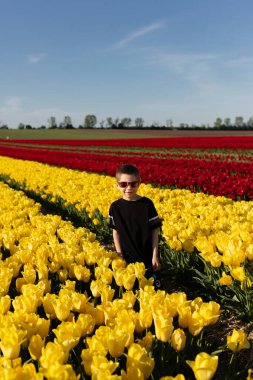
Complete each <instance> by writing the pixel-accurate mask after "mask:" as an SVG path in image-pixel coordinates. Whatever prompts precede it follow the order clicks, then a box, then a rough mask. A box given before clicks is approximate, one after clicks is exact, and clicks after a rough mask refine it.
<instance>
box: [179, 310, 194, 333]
mask: <svg viewBox="0 0 253 380" xmlns="http://www.w3.org/2000/svg"><path fill="white" fill-rule="evenodd" d="M178 315H179V317H178V324H179V326H180V327H182V328H186V327H188V326H189V323H190V320H191V315H192V312H191V307H190V306H188V304H186V305H184V304H181V305H179V306H178Z"/></svg>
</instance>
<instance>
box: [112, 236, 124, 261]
mask: <svg viewBox="0 0 253 380" xmlns="http://www.w3.org/2000/svg"><path fill="white" fill-rule="evenodd" d="M112 237H113V242H114V246H115V249H116V252H117V253H118V254H120V255H121V256H122V251H121V246H120V239H119V234H118V231H117V230H115V229H113V230H112Z"/></svg>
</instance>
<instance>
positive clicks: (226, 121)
mask: <svg viewBox="0 0 253 380" xmlns="http://www.w3.org/2000/svg"><path fill="white" fill-rule="evenodd" d="M223 124H224V126H225V128H229V127H231V119H230V118H229V117H226V118H225V119H224V122H223Z"/></svg>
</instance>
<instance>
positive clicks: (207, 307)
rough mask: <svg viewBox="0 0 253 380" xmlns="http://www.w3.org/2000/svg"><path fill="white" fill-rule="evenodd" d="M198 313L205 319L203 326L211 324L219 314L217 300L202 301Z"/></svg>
mask: <svg viewBox="0 0 253 380" xmlns="http://www.w3.org/2000/svg"><path fill="white" fill-rule="evenodd" d="M199 314H200V315H201V316H202V317H203V318H204V319H205V326H208V325H213V324H215V323H216V322H217V320H218V318H219V316H220V305H219V304H218V303H217V302H214V301H210V302H203V303H202V305H201V306H200V309H199Z"/></svg>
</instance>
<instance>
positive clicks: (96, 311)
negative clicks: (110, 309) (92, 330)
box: [85, 302, 105, 326]
mask: <svg viewBox="0 0 253 380" xmlns="http://www.w3.org/2000/svg"><path fill="white" fill-rule="evenodd" d="M85 312H86V313H88V314H90V315H92V317H93V318H94V320H95V324H96V325H97V326H100V325H103V324H104V323H105V314H104V310H103V309H102V308H101V309H100V308H99V306H97V307H94V305H93V304H92V303H89V302H88V303H87V304H86V306H85Z"/></svg>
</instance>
